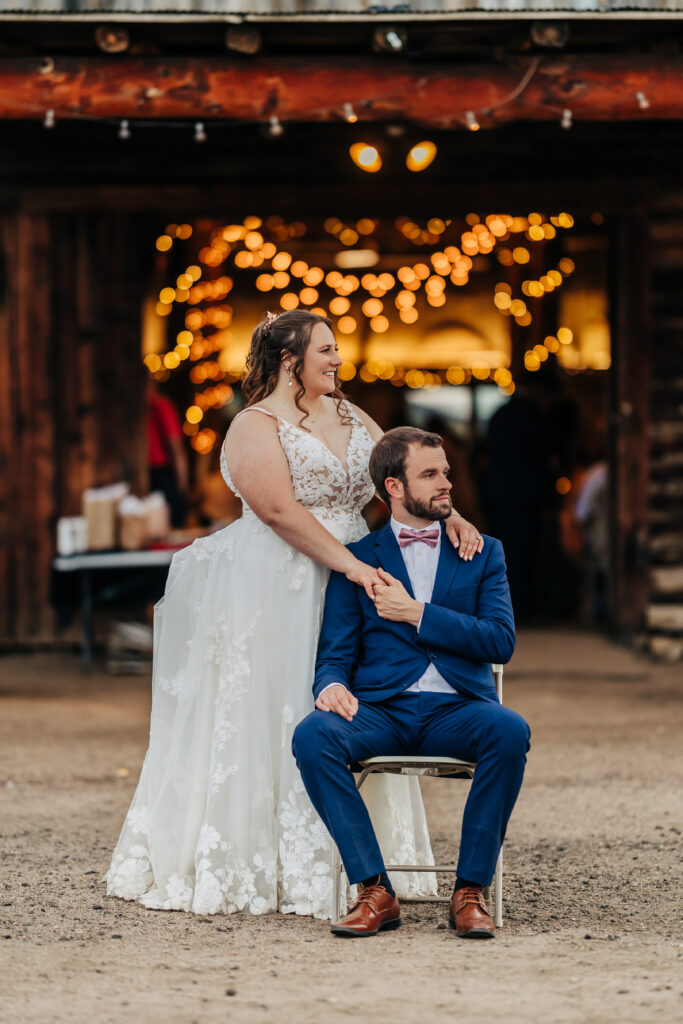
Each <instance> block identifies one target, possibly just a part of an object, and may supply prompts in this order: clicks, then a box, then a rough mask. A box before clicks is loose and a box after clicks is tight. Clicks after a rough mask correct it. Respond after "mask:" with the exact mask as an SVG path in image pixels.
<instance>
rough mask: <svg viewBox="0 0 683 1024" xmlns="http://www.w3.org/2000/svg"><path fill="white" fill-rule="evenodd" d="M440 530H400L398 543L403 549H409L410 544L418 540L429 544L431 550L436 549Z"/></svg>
mask: <svg viewBox="0 0 683 1024" xmlns="http://www.w3.org/2000/svg"><path fill="white" fill-rule="evenodd" d="M440 532H441V531H440V530H439V529H438V528H437V529H434V530H409V529H407V528H405V527H404V528H403V529H402V530H399V534H398V542H399V544H400V545H401V547H402V548H407V547H408V545H409V544H414V543H415V541H416V540H423V541H424V542H425V544H429V546H430V548H435V547H436V545H437V544H438V543H439V534H440Z"/></svg>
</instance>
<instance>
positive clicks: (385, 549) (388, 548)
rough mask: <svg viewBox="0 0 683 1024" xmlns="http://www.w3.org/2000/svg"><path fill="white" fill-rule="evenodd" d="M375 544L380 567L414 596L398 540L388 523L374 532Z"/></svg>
mask: <svg viewBox="0 0 683 1024" xmlns="http://www.w3.org/2000/svg"><path fill="white" fill-rule="evenodd" d="M375 546H376V548H377V555H378V558H379V561H380V565H381V566H382V568H383V569H386V571H387V572H388V573H390V574H391V575H392V576H393V577H394V578H395V579H397V580H400V581H401V583H402V584H403V586H404V587H405V588H406V590H407V591H408V593H409V594H410V596H411V597H413V598H414V597H415V594H414V593H413V588H412V586H411V584H410V580H409V579H408V570H407V569H406V564H405V562H404V561H403V555H402V554H401V549H400V547H399V544H398V541H397V540H396V537H395V536H394V531H393V530H392V529H391V526H390V524H389V523H387V525H386V526H383V527H382V529H381V530H378V531H377V533H376V534H375Z"/></svg>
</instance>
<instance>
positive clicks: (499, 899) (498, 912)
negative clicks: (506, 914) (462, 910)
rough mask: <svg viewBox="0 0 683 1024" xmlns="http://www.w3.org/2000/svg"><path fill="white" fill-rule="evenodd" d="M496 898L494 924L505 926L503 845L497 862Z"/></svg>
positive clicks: (494, 895)
mask: <svg viewBox="0 0 683 1024" xmlns="http://www.w3.org/2000/svg"><path fill="white" fill-rule="evenodd" d="M494 878H495V888H494V893H493V898H494V918H493V920H494V924H495V926H496V928H502V927H503V848H502V846H501V848H500V853H499V854H498V863H497V864H496V873H495V876H494Z"/></svg>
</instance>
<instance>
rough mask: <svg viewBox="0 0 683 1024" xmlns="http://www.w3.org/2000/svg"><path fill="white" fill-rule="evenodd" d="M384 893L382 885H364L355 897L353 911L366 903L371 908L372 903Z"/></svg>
mask: <svg viewBox="0 0 683 1024" xmlns="http://www.w3.org/2000/svg"><path fill="white" fill-rule="evenodd" d="M386 892H387V890H386V889H385V888H384V886H383V885H365V886H363V888H362V889H361V890H360V892H359V893H358V896H357V897H356V902H355V903H354V905H353V907H352V909H353V910H355V909H356V907H359V906H360V905H361V904H362V903H368V904H369V905H370V906H371V907H373V903H374V901H375V900H376V899H378V898H379V897H380V896H382V895H383V894H385V893H386ZM373 909H374V907H373Z"/></svg>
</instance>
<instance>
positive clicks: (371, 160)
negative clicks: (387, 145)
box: [349, 142, 382, 174]
mask: <svg viewBox="0 0 683 1024" xmlns="http://www.w3.org/2000/svg"><path fill="white" fill-rule="evenodd" d="M349 155H350V157H351V159H352V160H353V162H354V164H355V165H356V167H360V169H361V170H362V171H367V172H368V173H369V174H374V173H375V171H379V170H380V168H381V166H382V157H381V156H380V155H379V152H378V151H377V150H376V149H375V147H374V146H370V145H368V143H367V142H354V143H353V145H352V146H349Z"/></svg>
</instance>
